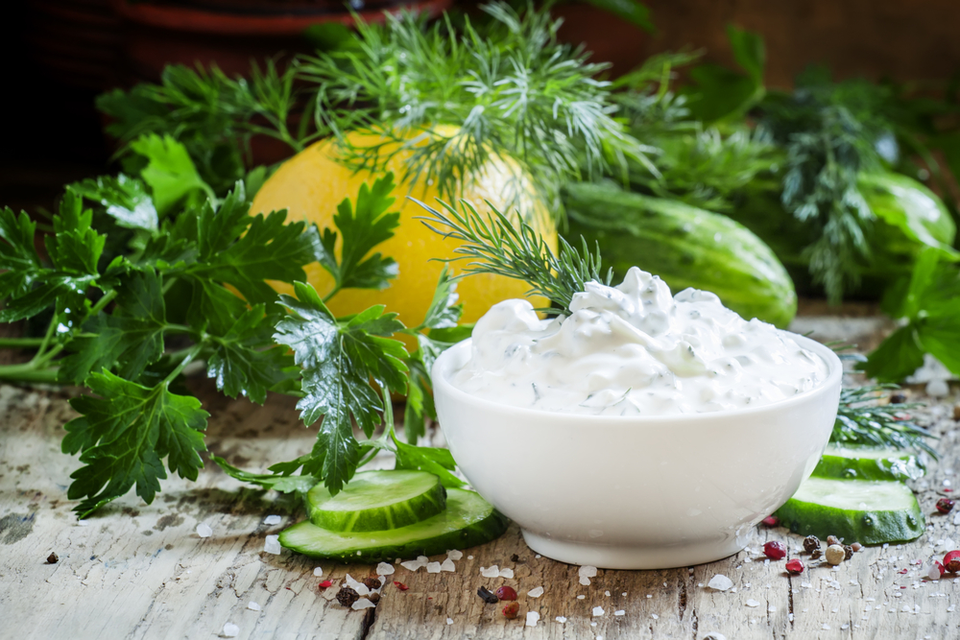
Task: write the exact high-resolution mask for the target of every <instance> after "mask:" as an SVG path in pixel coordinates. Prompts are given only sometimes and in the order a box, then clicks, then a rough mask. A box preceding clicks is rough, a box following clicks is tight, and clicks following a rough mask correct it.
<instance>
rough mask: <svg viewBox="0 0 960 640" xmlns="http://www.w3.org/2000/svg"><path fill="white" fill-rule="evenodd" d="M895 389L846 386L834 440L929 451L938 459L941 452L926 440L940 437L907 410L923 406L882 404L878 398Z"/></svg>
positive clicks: (885, 386)
mask: <svg viewBox="0 0 960 640" xmlns="http://www.w3.org/2000/svg"><path fill="white" fill-rule="evenodd" d="M894 388H896V386H895V385H875V386H867V387H852V388H844V389H843V390H842V391H841V392H840V407H839V409H838V411H837V422H836V424H834V427H833V434H832V435H831V436H830V441H831V442H835V443H837V444H847V445H850V444H854V445H871V446H881V447H892V448H895V449H907V450H914V451H925V452H926V453H928V454H930V455H931V456H932V457H933V458H934V459H936V458H937V452H936V451H935V450H934V449H933V447H931V446H930V445H929V444H927V440H926V439H927V438H936V436H935V435H934V434H932V433H930V432H929V431H928V430H926V429H924V428H923V427H921V426H919V425H917V424H916V423H914V422H913V421H912V420H910V418H909V416H908V414H907V413H906V412H907V411H909V410H911V409H914V408H916V407H917V406H919V405H917V404H915V403H909V404H897V405H881V404H878V400H880V399H881V398H882V397H883V396H884V395H886V393H887V392H888V390H889V389H894Z"/></svg>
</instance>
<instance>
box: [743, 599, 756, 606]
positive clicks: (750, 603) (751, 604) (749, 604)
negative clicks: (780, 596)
mask: <svg viewBox="0 0 960 640" xmlns="http://www.w3.org/2000/svg"><path fill="white" fill-rule="evenodd" d="M743 604H745V605H747V606H748V607H759V606H760V603H759V602H757V601H756V600H754V599H753V598H751V599H749V600H747V601H746V602H744V603H743Z"/></svg>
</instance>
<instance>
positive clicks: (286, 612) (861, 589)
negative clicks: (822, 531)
mask: <svg viewBox="0 0 960 640" xmlns="http://www.w3.org/2000/svg"><path fill="white" fill-rule="evenodd" d="M854 315H855V314H854ZM861 315H863V314H861ZM885 326H886V325H884V323H882V322H879V321H877V320H876V319H873V318H871V317H869V316H865V317H859V318H857V317H848V318H845V319H837V318H817V317H812V318H811V317H807V318H803V319H801V320H800V321H798V325H797V328H798V329H799V330H802V331H807V330H808V329H815V330H816V331H817V332H818V333H817V335H818V336H821V337H823V338H824V339H830V338H832V337H836V336H832V335H830V333H831V331H835V332H838V335H839V337H846V338H853V339H855V340H859V341H860V342H861V344H869V343H870V341H871V340H874V341H875V338H876V336H877V335H878V334H879V333H881V332H882V331H883V329H884V328H885ZM858 334H860V337H859V338H857V336H858ZM195 386H196V388H195V390H196V391H197V392H198V393H199V394H200V396H201V397H202V398H203V399H204V405H205V408H206V409H207V410H208V411H210V412H211V413H212V414H213V418H212V420H211V424H210V428H209V436H208V444H209V447H210V449H211V451H213V452H214V453H217V454H219V455H222V456H224V457H226V458H227V459H228V460H230V461H231V462H233V463H234V464H238V465H240V466H243V467H245V468H248V469H263V468H265V467H266V466H267V464H268V463H269V461H276V460H280V459H288V458H289V457H293V456H294V455H296V452H299V451H301V450H305V449H306V448H308V447H309V443H310V441H311V440H312V432H310V431H308V430H306V429H305V428H304V427H303V426H302V425H300V424H299V422H298V419H297V413H296V411H295V409H294V406H293V405H294V403H293V401H292V400H290V399H288V398H283V397H271V398H270V399H269V400H268V402H267V404H266V405H265V406H263V407H259V406H255V405H252V404H250V403H248V402H247V401H245V400H230V399H228V398H224V397H222V396H219V395H218V394H216V393H215V392H214V390H213V389H212V388H211V387H210V386H209V385H208V384H207V383H198V385H195ZM913 393H914V396H915V397H916V398H918V399H922V390H914V391H913ZM67 398H68V393H67V392H66V391H63V390H38V389H31V388H21V387H15V386H8V385H7V386H0V415H2V416H3V420H2V422H0V611H2V612H3V626H2V629H3V631H2V633H0V636H3V637H16V638H19V639H23V638H38V639H44V640H47V639H50V638H68V637H69V638H213V637H217V636H222V635H224V627H225V625H227V624H230V625H236V627H237V633H238V635H237V637H239V638H337V639H341V638H370V639H371V640H372V639H387V638H390V639H393V638H411V639H418V640H419V639H424V638H591V639H592V638H601V637H602V638H605V639H606V640H612V639H614V638H631V639H634V638H658V639H660V638H684V639H690V640H701V639H705V638H721V637H725V638H728V639H729V640H743V639H750V638H771V637H773V638H797V639H801V638H802V639H807V638H825V639H826V638H891V639H892V638H897V639H898V640H906V639H908V638H918V639H919V638H955V637H960V613H958V612H956V604H955V603H956V602H957V600H958V599H960V584H958V583H960V579H955V578H952V577H950V576H947V577H946V578H945V579H941V580H938V581H932V580H928V579H926V578H925V577H924V574H925V571H924V568H923V564H924V563H925V562H926V561H928V560H929V559H930V558H931V557H933V556H934V555H942V554H943V553H944V552H945V551H948V550H951V549H953V548H954V547H960V533H958V532H957V525H958V524H960V516H954V515H953V514H951V515H948V516H939V515H933V514H934V513H935V509H934V503H935V501H936V500H937V498H938V497H940V496H942V495H950V493H948V492H946V489H949V488H950V486H949V485H950V482H951V481H953V480H954V479H955V475H954V469H960V466H958V465H960V460H958V458H960V443H958V435H957V434H958V432H957V423H956V422H955V421H954V419H953V405H954V403H955V402H956V401H957V400H958V398H957V393H956V391H954V392H953V394H952V395H951V397H948V398H942V399H939V400H937V401H931V403H930V404H929V405H928V406H927V407H926V408H925V409H924V410H922V411H920V412H918V414H917V418H918V421H919V422H921V423H922V424H925V425H927V426H929V427H930V428H931V429H932V430H933V431H934V432H936V433H937V434H939V435H940V436H941V440H940V442H939V444H938V445H937V446H938V449H939V450H940V452H941V453H942V459H941V461H940V463H939V464H936V465H933V466H932V467H931V468H930V470H929V473H928V475H927V477H926V478H925V479H923V480H921V481H920V482H918V483H916V484H915V486H914V488H915V489H916V490H917V491H918V493H919V498H920V503H921V505H922V507H923V510H924V511H925V512H926V513H927V514H930V515H928V529H927V533H926V534H925V535H924V536H922V537H921V538H920V539H919V540H917V541H915V542H912V543H909V544H904V545H894V546H889V547H882V548H881V547H878V548H868V549H864V550H863V551H861V552H859V553H857V554H856V555H855V556H854V557H853V558H852V559H851V560H850V561H848V562H845V563H844V564H842V565H841V566H840V567H838V568H836V569H833V568H829V567H828V566H821V567H816V568H811V569H809V570H808V571H806V572H804V573H803V574H802V575H800V576H789V575H788V574H787V573H785V571H784V563H783V562H768V561H765V558H764V556H763V555H762V553H761V547H762V545H763V543H764V542H765V541H767V540H781V541H783V542H785V543H786V545H787V547H788V549H789V552H790V555H791V556H793V555H796V553H797V551H798V549H799V547H800V545H801V538H800V537H799V536H796V535H792V534H790V533H788V532H787V531H785V530H784V529H782V528H773V529H768V528H765V527H760V528H758V529H757V530H756V531H755V532H754V534H753V538H752V540H751V542H750V544H749V546H748V547H747V549H746V550H744V551H742V552H740V553H738V554H737V555H735V556H733V557H730V558H727V559H725V560H722V561H719V562H714V563H710V564H707V565H700V566H694V567H689V568H687V567H685V568H680V569H671V570H664V571H604V570H600V571H599V572H598V575H597V576H596V577H595V578H593V579H592V581H591V584H590V585H589V586H585V585H582V584H580V582H579V579H578V568H577V567H575V566H569V565H565V564H562V563H559V562H554V561H552V560H549V559H547V558H541V557H538V556H536V555H535V554H534V553H533V552H532V551H530V550H529V549H528V548H527V547H526V545H524V543H523V540H522V538H521V536H520V534H519V532H518V530H517V529H516V528H515V527H511V528H510V529H509V530H508V531H507V533H506V535H504V536H503V537H502V538H500V539H499V540H497V541H496V542H493V543H491V544H488V545H485V546H483V547H478V548H474V549H469V550H466V551H465V553H464V556H463V557H462V558H461V559H459V560H458V561H456V563H455V565H456V571H455V572H452V573H451V572H442V573H439V574H430V573H427V571H426V570H425V569H420V570H418V571H416V572H411V571H409V570H407V569H405V568H402V567H400V566H397V567H396V573H395V574H393V575H392V576H389V580H388V582H387V584H386V586H385V587H384V588H383V589H382V598H381V600H380V604H379V606H378V607H377V608H376V609H367V610H362V611H353V610H350V609H345V608H344V607H342V606H340V605H339V604H338V603H337V601H336V600H335V599H334V596H335V594H336V592H337V590H338V589H337V587H338V585H339V584H340V583H341V582H342V581H343V580H344V578H345V575H346V574H348V573H349V574H351V575H352V576H353V577H360V578H362V577H366V576H368V575H370V574H371V572H372V571H373V570H374V567H373V566H371V565H350V566H343V565H338V564H334V563H332V562H317V561H314V560H311V559H308V558H304V557H301V556H297V555H295V554H292V553H290V552H288V551H283V552H282V553H281V554H280V555H273V554H270V553H266V552H265V550H264V542H265V538H266V536H267V535H269V534H275V533H278V532H279V531H280V530H281V529H282V528H283V527H285V526H287V525H288V524H290V523H292V522H294V521H296V520H297V519H299V518H300V517H301V515H300V513H299V512H298V509H297V506H296V504H294V503H293V502H292V501H291V500H289V499H286V498H282V497H279V498H278V496H277V495H275V494H272V493H265V492H261V491H258V490H254V489H250V488H247V487H244V486H241V485H240V484H238V483H237V482H235V481H233V480H232V479H230V478H228V477H227V476H225V475H224V474H223V473H222V472H221V471H220V470H219V468H218V467H216V466H215V465H210V464H208V465H207V467H206V469H204V471H203V472H202V473H201V475H200V478H199V481H198V482H196V483H190V482H186V481H183V480H180V479H172V480H168V481H167V482H166V483H165V484H164V486H163V492H162V493H161V494H160V495H159V496H158V497H157V499H156V501H155V502H154V503H153V504H152V505H145V504H143V503H142V502H140V501H139V500H138V499H136V498H135V497H134V496H127V497H125V498H123V499H121V500H118V501H116V502H115V503H113V504H111V505H109V506H108V507H106V508H104V509H103V510H102V511H101V512H100V513H98V514H97V515H96V516H94V517H91V518H90V519H89V520H88V521H86V522H77V521H76V520H75V519H74V517H73V516H72V514H71V511H70V509H71V507H72V504H71V503H70V502H68V501H67V500H66V485H67V484H68V483H69V474H70V472H71V471H72V469H74V468H76V466H77V462H76V460H74V459H72V458H70V457H67V456H65V455H63V454H62V453H60V444H59V443H60V439H61V435H62V425H63V423H64V422H65V421H66V420H68V419H69V418H70V417H71V416H72V410H71V409H70V407H69V405H68V404H67ZM745 446H749V445H748V443H745ZM284 456H287V458H285V457H284ZM268 515H279V516H281V519H282V522H281V523H280V524H278V525H267V524H264V518H265V517H266V516H268ZM201 523H202V524H205V525H208V526H209V527H210V528H211V530H212V535H211V536H210V537H206V538H201V537H200V536H199V535H198V534H197V531H196V528H197V525H198V524H201ZM51 553H56V554H57V556H58V557H59V561H58V562H56V563H47V558H48V556H49V555H50V554H51ZM432 559H433V560H442V559H443V557H438V558H432ZM804 559H805V560H806V557H805V556H804ZM494 564H496V565H499V566H500V567H509V568H512V569H513V570H514V577H513V578H510V579H504V578H497V579H492V578H484V577H482V576H481V575H480V568H481V567H487V566H490V565H494ZM316 567H320V568H322V570H323V577H322V578H319V577H316V576H315V574H314V570H315V568H316ZM717 574H723V575H725V576H728V577H729V578H730V579H731V580H732V581H733V583H734V587H733V588H731V589H729V590H727V591H723V592H721V591H716V590H713V589H711V588H709V587H707V586H706V585H707V583H708V582H709V581H710V580H711V578H713V577H714V576H715V575H717ZM324 579H329V580H331V581H332V583H333V585H334V586H333V587H331V588H329V589H325V590H324V589H319V588H318V583H319V582H320V581H321V580H324ZM392 580H396V581H398V582H402V583H404V584H405V585H406V586H407V587H408V589H407V590H405V591H404V590H401V589H399V588H397V587H396V586H395V585H394V584H393V583H392V582H391V581H392ZM501 584H507V585H510V586H513V587H514V588H516V590H517V591H518V592H519V593H520V605H521V610H520V617H519V618H518V619H516V620H506V619H505V618H504V617H503V616H502V615H501V614H500V607H499V606H492V605H485V604H484V603H483V602H482V601H481V600H480V598H478V597H477V595H476V591H477V588H478V587H480V586H486V587H488V588H490V589H493V588H495V587H498V586H500V585H501ZM540 586H542V587H543V595H542V596H541V597H539V598H533V597H530V596H528V595H527V593H528V592H529V591H530V590H531V589H534V588H535V587H540ZM596 607H600V608H601V609H602V613H600V609H595V608H596ZM528 611H530V612H537V613H539V615H540V619H539V622H538V623H537V624H536V626H535V627H531V626H527V625H526V623H525V622H526V621H525V614H526V613H527V612H528Z"/></svg>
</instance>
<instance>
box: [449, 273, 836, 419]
mask: <svg viewBox="0 0 960 640" xmlns="http://www.w3.org/2000/svg"><path fill="white" fill-rule="evenodd" d="M585 289H586V291H584V292H582V293H578V294H576V295H575V296H574V298H573V302H572V303H571V305H570V312H571V313H570V315H567V316H559V317H557V318H553V319H550V320H541V319H540V318H539V317H538V316H537V314H536V312H535V311H534V310H533V307H532V305H531V304H530V303H529V302H527V301H526V300H506V301H504V302H501V303H499V304H496V305H494V306H493V307H491V309H490V311H488V312H487V314H486V315H484V316H483V317H482V318H481V319H480V321H479V322H477V325H476V327H475V328H474V330H473V341H472V353H471V357H470V360H469V361H468V362H467V363H466V364H465V365H464V366H463V367H462V368H461V369H459V370H458V371H456V372H454V374H453V376H452V377H451V383H452V384H453V385H454V386H455V387H457V388H459V389H461V390H463V391H465V392H467V393H469V394H471V395H474V396H478V397H481V398H486V399H488V400H491V401H493V402H497V403H500V404H507V405H512V406H517V407H525V408H530V409H539V410H543V411H558V412H563V413H584V414H591V415H601V414H602V415H614V416H620V415H623V416H635V415H651V416H663V415H671V414H684V413H705V412H712V411H724V410H730V409H739V408H742V407H752V406H758V405H767V404H772V403H775V402H778V401H780V400H784V399H786V398H790V397H792V396H794V395H796V394H798V393H803V392H804V391H808V390H810V389H814V388H816V387H817V386H819V385H820V384H822V383H823V381H824V380H825V379H826V377H827V365H826V363H824V362H823V360H822V359H821V358H820V357H819V356H817V355H816V354H814V353H812V352H810V351H808V350H806V349H803V348H801V347H800V346H799V345H798V344H797V343H796V342H795V341H794V340H793V339H792V338H791V335H792V334H790V333H788V332H786V331H781V330H779V329H777V328H776V327H774V326H773V325H771V324H767V323H766V322H762V321H760V320H757V319H753V320H750V321H749V322H748V321H746V320H744V319H743V318H741V317H740V316H739V315H737V314H736V313H735V312H733V311H731V310H730V309H727V308H726V307H724V306H723V304H721V302H720V299H719V298H717V296H716V295H714V294H712V293H708V292H704V291H698V290H696V289H685V290H683V291H681V292H680V293H678V294H677V295H676V296H671V295H670V288H669V287H668V286H667V285H666V283H665V282H663V281H662V280H661V279H660V278H659V277H657V276H653V275H651V274H649V273H646V272H645V271H641V270H640V269H638V268H637V267H633V268H631V269H630V270H629V271H628V272H627V276H626V277H625V278H624V280H623V283H622V284H620V285H619V286H617V287H608V286H605V285H602V284H600V283H597V282H589V283H587V284H586V286H585Z"/></svg>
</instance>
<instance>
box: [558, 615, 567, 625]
mask: <svg viewBox="0 0 960 640" xmlns="http://www.w3.org/2000/svg"><path fill="white" fill-rule="evenodd" d="M557 622H559V623H560V624H565V623H566V622H567V619H566V618H565V617H563V616H557Z"/></svg>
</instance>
